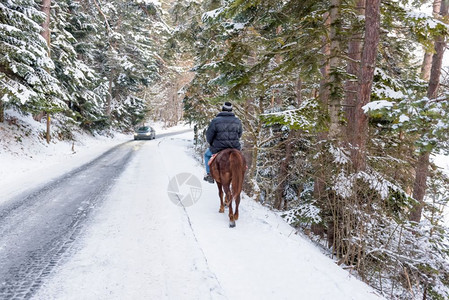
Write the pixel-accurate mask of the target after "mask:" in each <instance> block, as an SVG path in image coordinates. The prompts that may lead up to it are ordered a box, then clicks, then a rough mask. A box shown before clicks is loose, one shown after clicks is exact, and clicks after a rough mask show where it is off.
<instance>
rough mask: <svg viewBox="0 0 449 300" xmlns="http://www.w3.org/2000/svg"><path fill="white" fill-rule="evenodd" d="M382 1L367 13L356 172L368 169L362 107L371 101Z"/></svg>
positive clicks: (357, 115)
mask: <svg viewBox="0 0 449 300" xmlns="http://www.w3.org/2000/svg"><path fill="white" fill-rule="evenodd" d="M379 28H380V0H372V1H367V3H366V12H365V43H364V45H363V52H362V62H361V65H360V75H359V87H358V89H357V98H358V102H357V103H356V107H355V115H354V116H355V125H356V127H355V128H354V140H353V143H352V146H353V147H354V149H353V150H352V161H353V163H354V169H355V171H356V172H357V171H360V170H365V169H366V143H367V139H368V117H367V116H366V115H365V113H364V112H363V109H362V107H363V106H364V105H366V104H368V102H370V99H371V88H372V85H373V78H374V69H375V66H376V56H377V46H378V44H379Z"/></svg>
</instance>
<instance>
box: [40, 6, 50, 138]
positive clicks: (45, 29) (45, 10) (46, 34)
mask: <svg viewBox="0 0 449 300" xmlns="http://www.w3.org/2000/svg"><path fill="white" fill-rule="evenodd" d="M50 8H51V0H42V12H43V13H44V14H45V21H44V23H42V28H43V31H42V36H43V38H44V39H45V40H46V41H47V47H48V57H50ZM46 114H47V132H46V134H45V137H46V140H47V143H50V139H51V135H50V124H51V123H50V112H49V111H47V112H46Z"/></svg>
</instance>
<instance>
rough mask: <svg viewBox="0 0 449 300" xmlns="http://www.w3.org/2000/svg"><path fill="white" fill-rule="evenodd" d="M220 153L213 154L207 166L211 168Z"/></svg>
mask: <svg viewBox="0 0 449 300" xmlns="http://www.w3.org/2000/svg"><path fill="white" fill-rule="evenodd" d="M218 153H219V152H218ZM218 153H215V154H212V156H211V157H210V159H209V161H208V162H207V164H208V165H209V166H210V165H211V164H212V162H213V161H214V159H215V157H216V156H217V154H218Z"/></svg>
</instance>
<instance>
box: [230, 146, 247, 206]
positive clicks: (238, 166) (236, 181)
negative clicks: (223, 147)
mask: <svg viewBox="0 0 449 300" xmlns="http://www.w3.org/2000/svg"><path fill="white" fill-rule="evenodd" d="M229 164H230V169H231V176H232V198H233V199H234V200H235V198H236V197H237V196H238V195H240V192H241V191H242V188H243V176H244V174H245V168H246V164H245V160H244V158H243V155H242V154H241V153H240V151H238V150H237V151H231V153H230V155H229Z"/></svg>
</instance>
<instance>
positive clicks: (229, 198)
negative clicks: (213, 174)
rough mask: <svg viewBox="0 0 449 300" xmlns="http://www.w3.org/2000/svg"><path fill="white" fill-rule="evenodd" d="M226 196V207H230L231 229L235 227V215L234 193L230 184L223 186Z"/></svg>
mask: <svg viewBox="0 0 449 300" xmlns="http://www.w3.org/2000/svg"><path fill="white" fill-rule="evenodd" d="M223 188H224V192H225V194H226V205H228V207H229V227H235V219H234V213H233V211H232V192H231V188H230V186H229V184H223Z"/></svg>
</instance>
